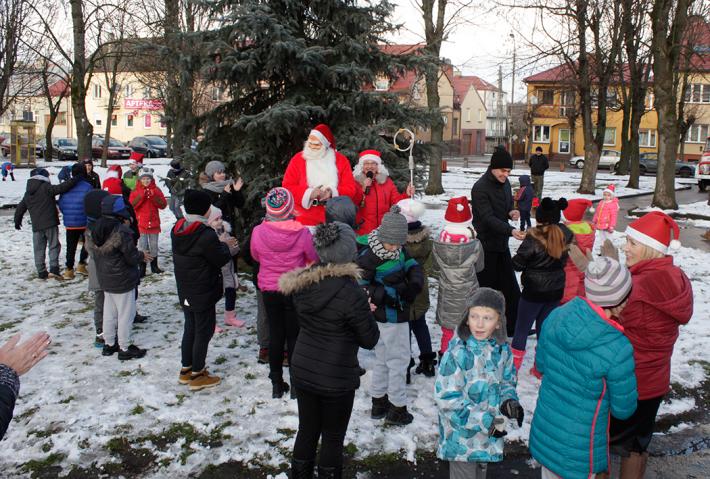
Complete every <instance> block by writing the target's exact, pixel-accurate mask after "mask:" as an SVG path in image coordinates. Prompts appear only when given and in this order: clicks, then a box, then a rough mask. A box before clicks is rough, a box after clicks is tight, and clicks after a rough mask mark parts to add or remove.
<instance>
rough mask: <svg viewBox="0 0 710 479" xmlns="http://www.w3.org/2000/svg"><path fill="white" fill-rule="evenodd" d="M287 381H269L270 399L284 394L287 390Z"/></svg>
mask: <svg viewBox="0 0 710 479" xmlns="http://www.w3.org/2000/svg"><path fill="white" fill-rule="evenodd" d="M289 389H290V388H289V387H288V383H285V382H284V381H283V380H281V381H280V382H277V383H274V382H272V383H271V397H272V399H279V398H282V397H283V396H284V394H285V393H287V392H288V391H289Z"/></svg>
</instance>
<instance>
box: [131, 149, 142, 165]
mask: <svg viewBox="0 0 710 479" xmlns="http://www.w3.org/2000/svg"><path fill="white" fill-rule="evenodd" d="M144 156H145V155H144V154H143V153H138V152H137V151H132V152H131V156H129V157H128V159H129V160H131V161H135V162H136V163H140V164H143V157H144Z"/></svg>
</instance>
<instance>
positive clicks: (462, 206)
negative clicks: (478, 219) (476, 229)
mask: <svg viewBox="0 0 710 479" xmlns="http://www.w3.org/2000/svg"><path fill="white" fill-rule="evenodd" d="M471 218H472V216H471V206H470V205H469V203H468V198H466V197H465V196H459V197H458V198H451V199H450V200H449V205H448V206H447V207H446V214H445V215H444V219H445V220H446V222H447V223H454V224H457V223H458V224H461V223H470V222H471Z"/></svg>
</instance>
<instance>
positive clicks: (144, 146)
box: [128, 135, 168, 158]
mask: <svg viewBox="0 0 710 479" xmlns="http://www.w3.org/2000/svg"><path fill="white" fill-rule="evenodd" d="M128 146H130V147H131V149H132V150H133V151H135V152H136V153H143V154H144V155H145V156H146V157H147V158H164V157H165V152H166V151H167V149H168V144H167V143H166V142H165V140H163V139H162V138H161V137H159V136H158V135H146V136H137V137H135V138H133V139H132V140H131V142H130V143H129V144H128Z"/></svg>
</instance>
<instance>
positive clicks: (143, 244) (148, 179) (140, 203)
mask: <svg viewBox="0 0 710 479" xmlns="http://www.w3.org/2000/svg"><path fill="white" fill-rule="evenodd" d="M153 172H154V171H153V168H147V167H145V168H143V169H142V170H141V175H140V177H139V179H138V180H139V181H138V183H136V189H135V190H133V192H131V205H133V209H134V210H135V211H136V217H137V218H138V230H139V231H140V234H141V236H140V239H139V240H138V249H139V250H141V251H147V252H149V254H150V256H152V257H153V260H152V261H151V262H150V271H151V272H153V273H157V274H159V273H162V272H163V270H161V269H160V268H159V267H158V235H159V234H160V211H159V210H162V209H164V208H165V207H166V206H167V205H168V202H167V201H166V200H165V195H163V192H162V191H160V188H158V187H157V185H156V184H155V179H154V178H153ZM145 269H146V267H145V263H142V264H141V277H143V276H145Z"/></svg>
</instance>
